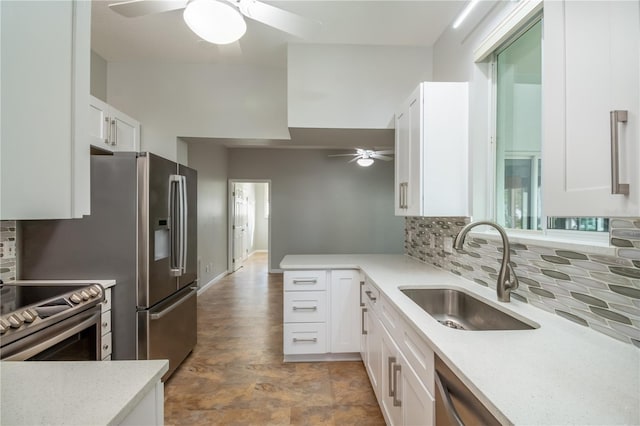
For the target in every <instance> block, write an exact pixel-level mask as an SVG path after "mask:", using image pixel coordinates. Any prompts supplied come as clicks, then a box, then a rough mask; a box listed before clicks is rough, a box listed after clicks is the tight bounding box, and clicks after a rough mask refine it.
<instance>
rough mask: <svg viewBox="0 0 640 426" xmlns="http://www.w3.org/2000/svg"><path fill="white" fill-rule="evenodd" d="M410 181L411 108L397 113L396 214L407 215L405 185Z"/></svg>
mask: <svg viewBox="0 0 640 426" xmlns="http://www.w3.org/2000/svg"><path fill="white" fill-rule="evenodd" d="M408 182H409V110H408V109H407V108H405V107H404V105H403V108H402V110H401V111H400V112H398V113H397V114H396V135H395V183H396V185H395V208H394V211H395V214H396V216H406V208H405V198H406V193H405V186H406V185H407V183H408Z"/></svg>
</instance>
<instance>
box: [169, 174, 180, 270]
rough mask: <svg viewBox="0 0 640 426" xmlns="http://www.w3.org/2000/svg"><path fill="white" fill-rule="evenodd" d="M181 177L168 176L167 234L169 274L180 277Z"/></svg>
mask: <svg viewBox="0 0 640 426" xmlns="http://www.w3.org/2000/svg"><path fill="white" fill-rule="evenodd" d="M181 178H182V176H180V175H170V176H169V233H170V238H171V244H170V245H171V256H170V258H171V265H170V273H171V276H173V277H179V276H180V275H182V237H181V235H180V234H181V233H182V222H181V217H182V207H181V205H182V196H181V193H182V179H181Z"/></svg>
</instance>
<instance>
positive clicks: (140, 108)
mask: <svg viewBox="0 0 640 426" xmlns="http://www.w3.org/2000/svg"><path fill="white" fill-rule="evenodd" d="M286 91H287V83H286V72H285V70H283V69H281V68H267V67H260V68H256V67H251V66H239V65H222V64H215V65H212V64H151V63H119V62H109V64H108V80H107V101H108V103H109V104H111V105H113V106H115V107H116V108H117V109H119V110H121V111H123V112H125V113H127V114H128V115H130V116H132V117H134V118H135V119H137V120H138V121H140V122H141V123H142V131H141V133H142V136H141V146H142V149H143V150H148V151H152V152H155V153H156V154H158V155H161V156H163V157H166V158H169V159H172V160H177V159H178V146H177V143H176V138H177V137H190V136H195V137H219V138H258V139H288V138H289V132H288V130H287V110H286V93H287V92H286ZM180 157H181V159H183V160H184V149H182V150H181V154H180Z"/></svg>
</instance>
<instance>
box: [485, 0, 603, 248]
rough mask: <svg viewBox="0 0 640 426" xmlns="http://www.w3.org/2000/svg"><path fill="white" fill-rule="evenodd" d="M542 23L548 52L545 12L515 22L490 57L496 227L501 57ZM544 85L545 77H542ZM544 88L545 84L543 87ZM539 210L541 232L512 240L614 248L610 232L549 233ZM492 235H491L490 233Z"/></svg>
mask: <svg viewBox="0 0 640 426" xmlns="http://www.w3.org/2000/svg"><path fill="white" fill-rule="evenodd" d="M538 22H541V23H542V49H543V50H544V10H543V9H541V10H539V11H538V12H537V13H535V14H533V15H532V16H528V17H527V18H526V20H525V19H523V20H521V21H518V22H515V21H512V22H510V24H511V25H512V28H511V31H510V35H509V37H508V38H506V39H505V40H504V41H503V42H502V44H500V45H498V46H497V47H496V48H495V49H494V50H493V52H491V53H490V54H489V55H487V56H486V58H487V59H488V63H489V84H490V102H489V104H490V109H489V132H490V134H489V138H488V139H489V145H490V146H489V149H488V150H487V151H488V155H489V158H488V159H487V166H488V171H487V173H488V179H487V182H488V184H489V188H488V191H487V193H488V196H487V198H488V200H487V201H488V206H487V207H488V208H487V210H488V214H489V217H491V218H492V220H493V221H494V222H496V223H498V222H497V219H498V217H499V216H498V214H499V211H498V210H499V209H498V205H497V201H498V194H497V183H498V164H497V163H498V161H497V160H498V155H497V154H498V152H497V150H498V146H497V121H498V80H497V77H498V55H499V54H500V53H501V52H502V51H504V50H505V49H507V48H508V47H509V46H510V45H511V44H512V43H513V42H515V41H516V40H517V39H518V38H519V37H520V36H522V35H523V34H524V33H526V32H527V31H528V30H529V29H531V28H532V27H533V26H534V25H536V24H537V23H538ZM542 78H543V82H544V76H542ZM543 84H544V83H543ZM505 158H519V156H516V157H513V156H511V155H509V156H506V157H505ZM536 158H538V159H542V147H541V150H540V154H539V155H538V156H537V157H536ZM543 191H544V186H541V188H540V193H542V192H543ZM539 208H540V210H541V216H540V226H541V230H537V229H517V228H505V231H506V232H507V233H508V234H509V235H510V236H512V235H513V236H516V237H517V236H520V237H524V238H540V240H541V241H542V240H546V239H549V240H562V241H566V242H567V243H570V244H571V243H576V244H584V243H587V244H588V243H593V244H597V245H605V244H606V245H610V242H609V232H595V231H576V230H564V229H563V230H560V229H549V228H548V227H547V224H548V216H547V215H546V214H544V201H543V200H542V199H541V200H540V205H539ZM489 232H490V233H491V231H489Z"/></svg>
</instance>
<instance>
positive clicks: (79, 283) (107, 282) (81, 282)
mask: <svg viewBox="0 0 640 426" xmlns="http://www.w3.org/2000/svg"><path fill="white" fill-rule="evenodd" d="M15 283H16V284H39V285H77V286H83V285H91V284H100V285H101V286H102V287H104V288H105V289H106V288H110V287H113V286H114V285H116V280H17V281H15Z"/></svg>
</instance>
